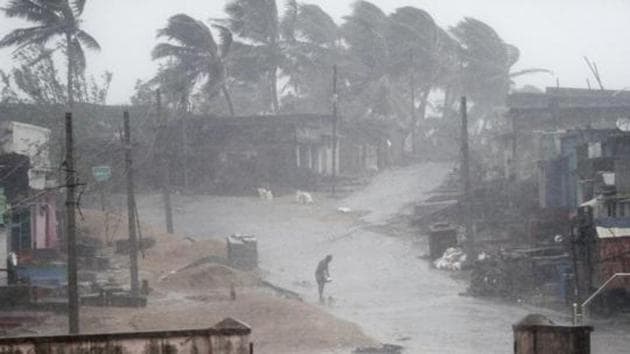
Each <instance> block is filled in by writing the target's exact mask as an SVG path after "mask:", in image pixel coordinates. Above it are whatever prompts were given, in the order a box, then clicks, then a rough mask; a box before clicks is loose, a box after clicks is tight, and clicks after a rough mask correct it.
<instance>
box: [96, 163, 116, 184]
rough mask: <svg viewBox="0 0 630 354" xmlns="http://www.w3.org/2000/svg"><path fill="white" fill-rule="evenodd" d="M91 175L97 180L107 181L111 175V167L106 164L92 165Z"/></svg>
mask: <svg viewBox="0 0 630 354" xmlns="http://www.w3.org/2000/svg"><path fill="white" fill-rule="evenodd" d="M92 176H94V179H95V180H96V181H97V182H105V181H108V180H109V179H110V178H111V177H112V169H111V168H110V167H109V166H107V165H103V166H94V167H92Z"/></svg>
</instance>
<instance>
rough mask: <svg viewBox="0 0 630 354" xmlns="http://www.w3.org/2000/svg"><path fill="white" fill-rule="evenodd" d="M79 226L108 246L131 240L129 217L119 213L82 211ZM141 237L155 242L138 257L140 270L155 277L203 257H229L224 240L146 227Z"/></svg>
mask: <svg viewBox="0 0 630 354" xmlns="http://www.w3.org/2000/svg"><path fill="white" fill-rule="evenodd" d="M78 225H79V230H80V232H81V235H82V236H83V237H90V238H93V239H97V240H99V241H101V242H102V244H103V245H106V246H112V245H113V243H114V242H115V241H116V240H120V239H125V238H127V237H128V226H127V225H128V224H127V217H126V215H122V214H119V213H113V212H102V211H99V210H91V209H86V210H82V217H79V218H78ZM141 234H142V237H145V238H149V237H150V238H153V239H154V240H155V241H156V243H155V246H153V247H151V248H149V249H147V250H144V252H143V254H142V255H140V256H139V258H138V259H139V262H140V264H139V267H140V269H141V270H142V271H144V272H148V273H152V274H154V275H155V277H163V276H164V275H166V274H169V273H171V272H173V271H177V270H179V269H181V268H183V267H185V266H186V265H188V264H190V263H191V262H192V261H195V260H198V259H201V258H205V257H214V258H218V259H225V258H226V257H227V249H226V245H225V241H222V240H215V239H202V240H196V239H191V238H184V237H182V236H180V235H176V234H175V235H170V234H167V233H165V232H162V231H158V230H156V229H155V228H153V227H151V226H147V225H141ZM124 257H126V256H124Z"/></svg>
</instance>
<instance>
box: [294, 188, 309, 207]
mask: <svg viewBox="0 0 630 354" xmlns="http://www.w3.org/2000/svg"><path fill="white" fill-rule="evenodd" d="M295 202H296V203H299V204H313V197H312V196H311V193H309V192H303V191H301V190H298V191H297V192H295Z"/></svg>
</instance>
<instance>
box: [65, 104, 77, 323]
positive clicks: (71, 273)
mask: <svg viewBox="0 0 630 354" xmlns="http://www.w3.org/2000/svg"><path fill="white" fill-rule="evenodd" d="M73 149H74V142H73V137H72V113H70V112H68V113H66V159H65V160H66V161H65V164H66V243H67V245H66V246H67V248H68V249H67V252H68V328H69V332H70V334H78V333H79V289H78V286H77V235H76V230H77V227H76V215H75V210H76V206H77V202H76V199H75V197H74V195H75V188H76V185H77V179H76V173H75V170H74V157H73Z"/></svg>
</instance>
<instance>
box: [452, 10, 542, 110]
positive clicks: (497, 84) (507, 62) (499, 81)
mask: <svg viewBox="0 0 630 354" xmlns="http://www.w3.org/2000/svg"><path fill="white" fill-rule="evenodd" d="M451 33H453V35H454V37H455V39H456V40H457V41H458V42H459V43H460V46H461V89H462V90H463V93H464V94H465V95H468V96H470V98H471V99H472V100H473V101H474V102H475V103H477V104H478V105H479V106H480V109H481V110H482V114H487V113H488V111H489V110H490V109H491V108H492V107H493V106H498V105H503V104H504V103H505V98H506V96H507V94H508V92H509V90H510V87H511V86H512V84H513V81H512V79H513V78H515V77H517V76H520V75H525V74H532V73H550V71H549V70H546V69H540V68H533V69H525V70H520V71H517V72H513V71H511V70H512V66H514V64H516V62H517V61H518V59H519V56H520V53H519V50H518V48H516V47H515V46H513V45H510V44H507V43H505V42H504V41H503V40H502V39H501V38H500V37H499V35H498V34H497V33H496V31H495V30H494V29H493V28H492V27H490V26H489V25H487V24H486V23H484V22H481V21H479V20H476V19H474V18H465V19H464V20H463V21H461V22H460V23H458V24H457V26H456V27H454V28H452V29H451Z"/></svg>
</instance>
